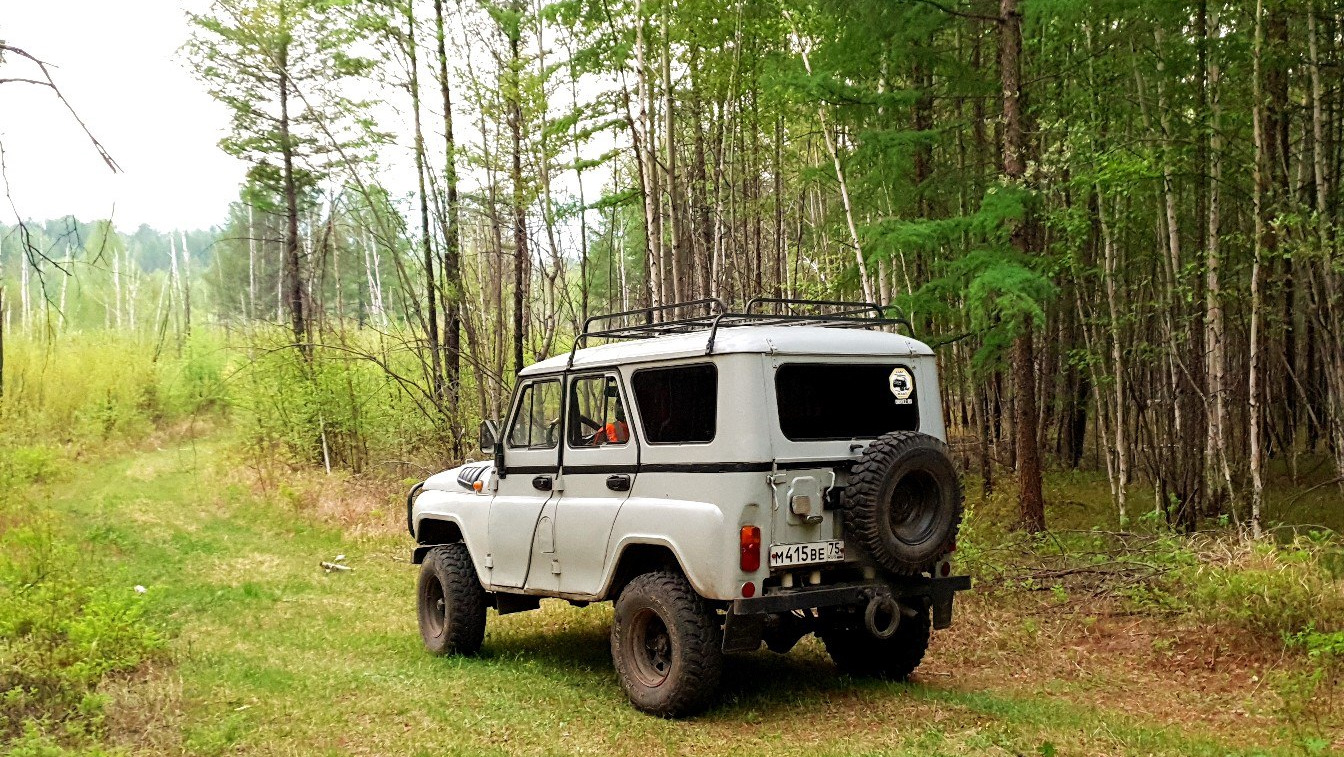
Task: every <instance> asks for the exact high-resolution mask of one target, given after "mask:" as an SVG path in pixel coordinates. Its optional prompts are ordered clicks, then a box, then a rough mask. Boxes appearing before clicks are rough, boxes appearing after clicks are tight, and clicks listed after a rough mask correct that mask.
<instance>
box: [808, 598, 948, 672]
mask: <svg viewBox="0 0 1344 757" xmlns="http://www.w3.org/2000/svg"><path fill="white" fill-rule="evenodd" d="M929 634H930V625H929V610H928V608H923V609H919V610H916V612H915V614H914V615H907V614H902V616H901V622H900V625H899V626H897V627H896V632H895V633H894V634H892V635H891V636H890V637H889V638H886V639H879V638H877V637H876V636H873V635H872V634H871V633H869V632H868V629H866V628H864V627H863V626H862V624H858V625H834V626H831V627H829V628H826V629H824V630H822V631H821V633H820V634H819V635H820V636H821V641H822V643H823V644H825V645H826V653H827V654H829V655H830V656H831V660H832V661H834V662H835V666H836V667H837V668H839V669H840V671H841V672H843V673H848V674H849V675H852V676H870V677H876V678H886V679H888V680H892V681H904V680H906V679H907V678H909V677H910V674H911V673H913V672H915V668H917V667H919V663H920V661H922V660H923V659H924V652H925V651H927V650H928V648H929Z"/></svg>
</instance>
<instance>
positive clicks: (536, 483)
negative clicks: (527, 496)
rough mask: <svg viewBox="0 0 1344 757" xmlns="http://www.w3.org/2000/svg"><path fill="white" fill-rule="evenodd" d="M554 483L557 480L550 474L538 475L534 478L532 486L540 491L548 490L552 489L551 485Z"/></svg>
mask: <svg viewBox="0 0 1344 757" xmlns="http://www.w3.org/2000/svg"><path fill="white" fill-rule="evenodd" d="M554 483H555V482H554V481H552V480H551V477H550V476H537V477H536V478H534V479H532V488H533V489H537V490H538V491H543V492H548V491H550V490H551V486H552V485H553V484H554Z"/></svg>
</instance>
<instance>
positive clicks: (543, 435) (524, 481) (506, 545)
mask: <svg viewBox="0 0 1344 757" xmlns="http://www.w3.org/2000/svg"><path fill="white" fill-rule="evenodd" d="M561 396H562V394H561V384H560V381H559V380H558V379H539V380H535V381H531V382H528V383H526V384H524V385H523V386H522V388H521V389H520V390H519V394H518V402H517V403H516V406H515V407H514V410H513V417H512V420H511V421H510V423H509V426H508V431H507V432H506V433H505V435H504V475H501V476H500V478H499V490H498V491H497V492H496V493H495V498H494V500H493V501H492V502H491V504H490V532H489V540H490V553H489V554H488V555H487V556H486V558H487V563H486V564H487V566H488V567H489V569H490V583H491V584H493V585H495V586H503V587H511V588H522V586H523V584H524V582H525V581H526V579H527V571H528V562H529V559H530V557H531V553H532V537H533V533H534V532H535V531H536V528H537V520H538V518H539V517H540V516H541V512H542V509H543V508H544V507H545V506H546V502H547V500H549V499H550V498H551V497H552V495H553V491H552V490H553V488H554V484H555V478H556V475H557V473H558V465H559V454H560V437H561V427H560V407H561V405H560V398H561Z"/></svg>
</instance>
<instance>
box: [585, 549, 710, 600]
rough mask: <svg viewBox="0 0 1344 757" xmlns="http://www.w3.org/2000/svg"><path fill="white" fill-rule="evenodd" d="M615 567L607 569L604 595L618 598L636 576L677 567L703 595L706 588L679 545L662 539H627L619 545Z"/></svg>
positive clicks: (611, 598) (610, 598) (602, 595)
mask: <svg viewBox="0 0 1344 757" xmlns="http://www.w3.org/2000/svg"><path fill="white" fill-rule="evenodd" d="M615 555H616V556H615V559H613V560H612V567H611V568H610V569H608V571H607V580H606V581H605V582H604V583H603V588H602V592H601V598H602V599H603V600H615V599H616V598H617V597H618V596H620V594H621V590H622V589H624V588H625V586H626V584H628V583H630V581H631V580H633V579H634V578H635V577H636V576H639V575H642V574H644V573H651V572H653V571H657V570H674V571H676V572H677V573H679V574H680V575H682V576H684V577H685V578H686V580H687V581H689V582H690V583H691V588H693V589H695V590H696V592H697V593H699V594H700V595H701V596H704V591H703V590H702V589H701V588H700V587H699V586H696V582H695V578H694V577H692V576H691V574H690V573H688V572H687V571H686V568H685V565H684V564H683V563H682V560H681V556H680V555H679V554H678V553H677V550H676V548H675V547H674V546H673V545H672V544H671V543H670V542H668V541H666V540H663V539H642V540H633V539H632V540H627V541H623V542H621V544H619V545H618V546H617V547H616V550H615Z"/></svg>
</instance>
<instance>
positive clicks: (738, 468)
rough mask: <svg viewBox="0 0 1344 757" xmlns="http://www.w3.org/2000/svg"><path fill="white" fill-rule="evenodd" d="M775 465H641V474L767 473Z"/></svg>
mask: <svg viewBox="0 0 1344 757" xmlns="http://www.w3.org/2000/svg"><path fill="white" fill-rule="evenodd" d="M774 467H775V465H774V463H640V465H639V472H640V473H766V472H768V471H771V470H774Z"/></svg>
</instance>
